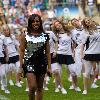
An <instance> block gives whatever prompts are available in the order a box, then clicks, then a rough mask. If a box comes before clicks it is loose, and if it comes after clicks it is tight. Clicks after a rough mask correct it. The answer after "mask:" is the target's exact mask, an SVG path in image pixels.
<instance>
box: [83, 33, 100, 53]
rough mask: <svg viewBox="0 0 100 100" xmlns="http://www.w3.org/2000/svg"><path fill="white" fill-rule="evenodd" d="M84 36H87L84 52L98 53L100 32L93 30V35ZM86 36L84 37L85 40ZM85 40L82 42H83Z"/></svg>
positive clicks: (99, 49)
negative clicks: (86, 46)
mask: <svg viewBox="0 0 100 100" xmlns="http://www.w3.org/2000/svg"><path fill="white" fill-rule="evenodd" d="M86 37H87V38H88V37H89V44H88V48H87V49H86V50H85V54H100V32H94V34H93V35H89V36H88V35H87V36H86ZM87 38H85V39H86V40H87ZM85 39H84V40H85ZM86 40H85V41H86ZM85 41H84V42H83V43H85Z"/></svg>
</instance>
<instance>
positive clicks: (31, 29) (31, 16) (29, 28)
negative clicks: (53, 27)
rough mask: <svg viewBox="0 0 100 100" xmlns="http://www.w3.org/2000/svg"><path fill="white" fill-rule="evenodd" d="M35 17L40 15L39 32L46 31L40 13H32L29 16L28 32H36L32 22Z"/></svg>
mask: <svg viewBox="0 0 100 100" xmlns="http://www.w3.org/2000/svg"><path fill="white" fill-rule="evenodd" d="M35 17H38V18H39V21H40V27H39V29H38V30H37V32H38V33H39V34H40V33H42V32H44V30H43V26H42V19H41V17H40V16H39V15H37V14H32V15H30V16H29V18H28V27H27V32H28V34H31V33H32V32H34V31H35V30H33V27H32V22H33V21H34V19H35Z"/></svg>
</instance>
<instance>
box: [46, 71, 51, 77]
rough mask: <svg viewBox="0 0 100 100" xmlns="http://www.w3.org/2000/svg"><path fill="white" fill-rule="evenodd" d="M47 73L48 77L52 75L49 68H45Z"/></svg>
mask: <svg viewBox="0 0 100 100" xmlns="http://www.w3.org/2000/svg"><path fill="white" fill-rule="evenodd" d="M47 75H48V76H49V77H52V72H51V69H47Z"/></svg>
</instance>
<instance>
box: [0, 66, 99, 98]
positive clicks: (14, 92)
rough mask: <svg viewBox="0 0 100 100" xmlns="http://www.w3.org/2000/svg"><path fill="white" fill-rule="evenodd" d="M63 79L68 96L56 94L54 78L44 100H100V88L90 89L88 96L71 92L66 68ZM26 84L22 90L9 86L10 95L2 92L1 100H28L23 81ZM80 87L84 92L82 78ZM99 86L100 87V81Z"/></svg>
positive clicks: (45, 92)
mask: <svg viewBox="0 0 100 100" xmlns="http://www.w3.org/2000/svg"><path fill="white" fill-rule="evenodd" d="M62 79H63V84H64V88H65V89H66V90H67V92H68V93H67V94H66V95H65V94H62V93H61V92H59V93H55V92H54V83H53V77H52V78H51V79H50V82H49V84H48V88H49V90H48V91H44V96H43V100H100V88H97V89H91V88H89V90H88V94H87V95H82V92H79V93H77V92H75V91H74V90H69V89H68V88H69V86H70V82H68V80H67V74H66V71H65V68H63V71H62ZM22 81H24V84H22V85H23V87H22V88H18V87H16V86H8V88H9V90H10V92H11V93H10V94H5V93H4V91H1V90H0V100H28V95H27V92H25V88H26V87H25V79H22ZM78 84H79V87H80V88H81V89H82V90H83V82H82V78H79V80H78ZM97 84H98V85H99V86H100V80H98V82H97Z"/></svg>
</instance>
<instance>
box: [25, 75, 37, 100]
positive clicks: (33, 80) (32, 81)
mask: <svg viewBox="0 0 100 100" xmlns="http://www.w3.org/2000/svg"><path fill="white" fill-rule="evenodd" d="M26 76H27V81H28V86H29V100H35V91H36V87H37V82H36V75H35V74H34V73H27V75H26Z"/></svg>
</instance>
